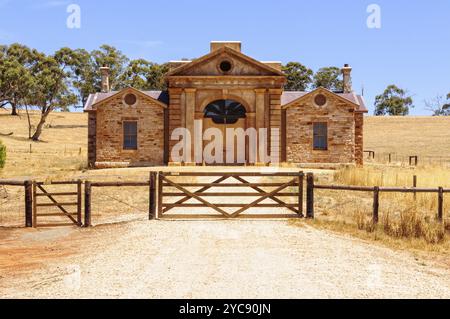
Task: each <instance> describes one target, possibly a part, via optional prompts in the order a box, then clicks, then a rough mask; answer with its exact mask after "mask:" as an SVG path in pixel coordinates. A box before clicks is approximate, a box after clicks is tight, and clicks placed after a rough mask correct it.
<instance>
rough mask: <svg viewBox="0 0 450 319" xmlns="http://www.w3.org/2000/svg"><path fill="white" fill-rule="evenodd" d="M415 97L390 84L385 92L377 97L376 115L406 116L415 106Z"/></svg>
mask: <svg viewBox="0 0 450 319" xmlns="http://www.w3.org/2000/svg"><path fill="white" fill-rule="evenodd" d="M413 107H414V105H413V99H412V97H411V96H408V95H407V92H406V91H405V90H403V89H400V88H398V87H397V86H395V85H389V86H388V87H387V88H386V90H385V91H384V92H383V94H381V95H378V96H377V97H376V98H375V115H376V116H383V115H391V116H405V115H408V114H409V110H410V108H413Z"/></svg>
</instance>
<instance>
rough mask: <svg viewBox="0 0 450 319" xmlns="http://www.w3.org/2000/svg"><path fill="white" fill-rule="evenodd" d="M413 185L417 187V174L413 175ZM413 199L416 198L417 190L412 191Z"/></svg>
mask: <svg viewBox="0 0 450 319" xmlns="http://www.w3.org/2000/svg"><path fill="white" fill-rule="evenodd" d="M413 187H414V188H417V175H414V177H413ZM414 200H417V192H414Z"/></svg>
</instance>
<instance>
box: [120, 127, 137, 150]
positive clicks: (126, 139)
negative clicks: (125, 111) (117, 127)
mask: <svg viewBox="0 0 450 319" xmlns="http://www.w3.org/2000/svg"><path fill="white" fill-rule="evenodd" d="M123 149H124V150H137V149H138V143H137V121H124V122H123Z"/></svg>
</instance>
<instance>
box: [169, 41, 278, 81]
mask: <svg viewBox="0 0 450 319" xmlns="http://www.w3.org/2000/svg"><path fill="white" fill-rule="evenodd" d="M223 61H229V62H230V63H231V66H232V68H231V70H230V71H229V72H223V71H221V69H220V64H221V63H222V62H223ZM224 75H225V76H283V77H284V74H283V73H282V72H281V71H279V70H277V69H274V68H272V67H270V66H268V65H266V64H264V63H261V62H259V61H257V60H254V59H252V58H250V57H248V56H246V55H245V54H242V53H241V52H238V51H235V50H233V49H230V48H228V47H224V48H221V49H219V50H216V51H213V52H212V53H209V54H207V55H205V56H203V57H201V58H200V59H197V60H194V61H193V62H191V63H188V64H186V65H183V66H181V67H179V68H177V69H175V70H173V71H171V72H169V73H168V75H167V76H168V77H170V76H224Z"/></svg>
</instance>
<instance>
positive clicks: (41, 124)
mask: <svg viewBox="0 0 450 319" xmlns="http://www.w3.org/2000/svg"><path fill="white" fill-rule="evenodd" d="M49 113H50V112H43V113H42V115H41V119H40V120H39V124H38V125H37V126H36V131H35V132H34V134H33V136H32V137H31V140H33V141H35V142H37V141H39V138H40V137H41V134H42V129H43V127H44V124H45V121H46V120H47V116H48V114H49Z"/></svg>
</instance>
